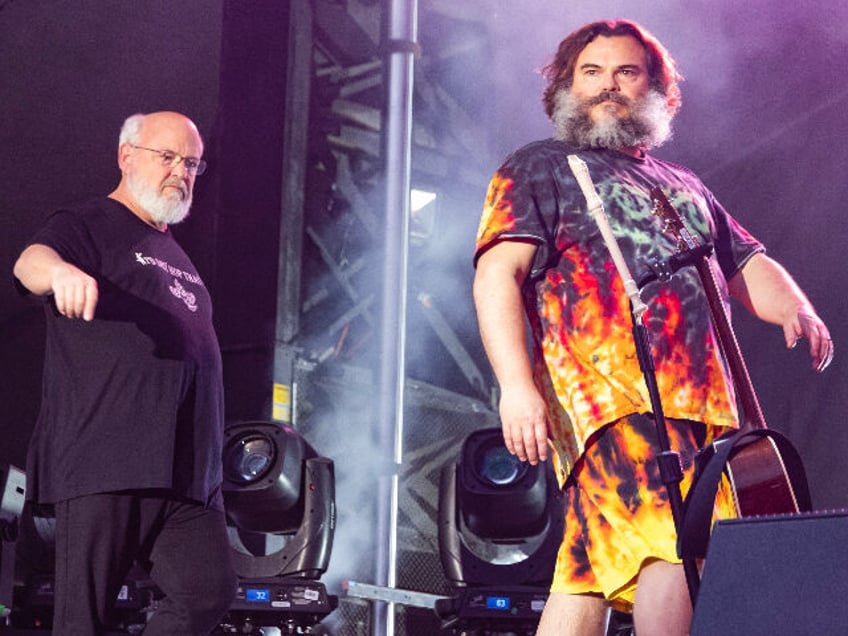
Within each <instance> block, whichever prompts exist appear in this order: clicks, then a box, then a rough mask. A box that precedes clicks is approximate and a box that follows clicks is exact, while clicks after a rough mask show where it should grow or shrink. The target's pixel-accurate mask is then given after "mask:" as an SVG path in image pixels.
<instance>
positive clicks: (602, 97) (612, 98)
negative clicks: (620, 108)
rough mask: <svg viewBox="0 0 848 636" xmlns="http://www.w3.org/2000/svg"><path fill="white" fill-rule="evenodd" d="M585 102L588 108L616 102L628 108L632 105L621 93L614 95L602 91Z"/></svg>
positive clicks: (610, 92)
mask: <svg viewBox="0 0 848 636" xmlns="http://www.w3.org/2000/svg"><path fill="white" fill-rule="evenodd" d="M587 101H588V103H589V106H596V105H597V104H600V103H602V102H616V103H618V104H623V105H624V106H630V105H631V104H632V100H630V99H628V98H627V97H625V96H624V95H622V94H621V93H614V92H612V91H604V92H603V93H599V94H598V95H595V96H594V97H590V98H589V99H588V100H587Z"/></svg>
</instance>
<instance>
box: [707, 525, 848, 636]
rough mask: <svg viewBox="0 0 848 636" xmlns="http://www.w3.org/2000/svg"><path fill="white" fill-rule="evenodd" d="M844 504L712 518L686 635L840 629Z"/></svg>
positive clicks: (794, 635)
mask: <svg viewBox="0 0 848 636" xmlns="http://www.w3.org/2000/svg"><path fill="white" fill-rule="evenodd" d="M846 546H848V511H833V512H814V513H804V514H794V515H775V516H773V517H771V516H770V517H756V518H743V519H733V520H725V521H719V522H717V523H716V525H715V528H714V530H713V533H712V536H711V538H710V543H709V548H708V550H707V558H706V561H705V563H704V571H703V577H702V580H701V587H700V590H699V593H698V599H697V603H696V605H695V615H694V619H693V621H692V631H691V636H717V635H720V636H737V635H738V636H760V635H761V636H766V635H768V636H773V635H774V634H781V636H809V635H810V634H815V635H816V636H830V635H833V636H837V635H839V636H844V634H848V619H846V616H845V612H844V610H843V605H844V603H845V599H846V598H848V549H846Z"/></svg>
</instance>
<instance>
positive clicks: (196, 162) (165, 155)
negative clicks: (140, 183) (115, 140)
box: [130, 144, 206, 176]
mask: <svg viewBox="0 0 848 636" xmlns="http://www.w3.org/2000/svg"><path fill="white" fill-rule="evenodd" d="M130 147H131V148H137V149H139V150H149V151H150V152H155V153H156V154H157V155H159V162H160V163H161V164H162V165H163V166H164V167H166V168H173V167H174V166H178V165H179V164H180V162H181V161H182V162H183V164H184V165H185V167H186V171H187V172H189V173H191V174H194V175H197V176H200V175H202V174H203V173H204V172H206V162H205V161H204V160H203V159H198V158H197V157H183V156H182V155H179V154H177V153H176V152H174V151H172V150H156V148H145V147H144V146H135V145H133V144H130Z"/></svg>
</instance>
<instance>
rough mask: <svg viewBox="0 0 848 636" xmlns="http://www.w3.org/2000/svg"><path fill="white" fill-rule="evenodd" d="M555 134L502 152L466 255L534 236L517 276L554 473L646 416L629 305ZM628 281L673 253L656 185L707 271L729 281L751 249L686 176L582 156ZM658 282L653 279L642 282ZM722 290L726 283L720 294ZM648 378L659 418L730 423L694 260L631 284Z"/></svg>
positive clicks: (613, 156) (730, 395)
mask: <svg viewBox="0 0 848 636" xmlns="http://www.w3.org/2000/svg"><path fill="white" fill-rule="evenodd" d="M569 151H570V149H569V148H568V147H567V146H565V145H564V144H563V143H561V142H558V141H555V140H547V141H541V142H535V143H533V144H530V145H528V146H526V147H525V148H523V149H521V150H519V151H518V152H516V153H514V154H513V155H512V156H511V157H510V158H509V159H508V160H507V161H506V162H505V163H504V165H503V166H501V168H500V169H499V170H498V171H497V173H496V174H495V176H494V177H493V179H492V181H491V183H490V185H489V190H488V193H487V196H486V202H485V206H484V210H483V215H482V218H481V222H480V227H479V231H478V235H477V250H476V255H475V258H477V257H479V256H480V254H482V253H483V252H484V251H486V250H488V249H490V248H491V247H492V246H494V245H496V244H497V243H498V242H500V241H507V240H523V241H528V240H529V241H533V242H535V243H536V245H537V250H536V255H535V260H534V262H533V266H532V269H531V272H530V275H529V276H528V279H527V281H525V284H524V290H523V292H524V305H525V310H526V314H527V317H528V320H529V324H530V328H531V331H532V341H533V360H534V372H535V380H536V383H537V385H538V386H539V388H540V390H541V391H542V393H543V395H544V396H545V398H546V400H547V403H548V420H549V439H550V442H551V445H552V447H553V448H554V450H555V462H556V463H555V466H557V468H558V471H559V477H560V480H561V481H564V480H565V478H566V477H567V475H568V473H569V472H570V470H571V468H572V466H573V465H574V463H575V461H577V459H578V458H579V457H580V455H581V453H582V452H583V451H584V449H585V447H586V442H587V440H588V439H589V438H590V437H591V436H592V435H593V434H594V433H596V432H597V431H598V430H599V429H601V427H603V426H604V425H605V424H607V423H609V422H613V421H616V420H618V419H620V418H622V417H625V416H627V415H630V414H632V413H647V412H650V410H651V405H650V400H649V395H648V392H647V387H646V385H645V381H644V377H643V375H642V371H641V369H640V367H639V363H638V359H637V357H636V347H635V344H634V339H633V335H632V317H631V314H630V309H629V299H628V297H627V294H626V293H625V291H624V285H623V281H622V280H621V278H620V276H619V274H618V272H617V270H616V268H615V266H614V263H613V262H612V258H611V257H610V255H609V252H608V250H607V248H606V245H605V244H604V242H603V239H602V237H601V235H600V231H599V230H598V228H597V224H596V223H595V221H594V219H593V218H592V217H591V216H590V214H589V212H588V210H587V207H586V201H585V198H584V197H583V195H582V192H581V190H580V188H579V186H578V185H577V183H576V181H575V179H574V177H573V176H572V174H571V171H570V168H569V167H568V163H567V155H568V153H569ZM579 154H580V157H581V158H582V159H583V160H584V161H585V162H586V164H587V166H588V168H589V171H590V174H591V175H592V178H593V180H594V183H595V184H596V189H597V190H598V193H599V195H600V197H601V200H602V201H603V202H604V206H605V209H606V214H607V216H608V218H609V221H610V225H611V227H612V229H613V232H614V234H615V235H616V238H617V241H618V243H619V247H620V249H621V251H622V253H623V255H624V257H625V260H626V261H627V262H628V266H629V268H630V270H631V272H632V273H633V276H634V278H635V279H636V281H637V283H640V281H647V280H648V278H649V276H650V275H651V274H652V273H653V272H654V270H653V269H652V264H653V263H655V262H657V261H658V260H660V259H667V258H668V257H669V256H671V255H672V254H674V253H675V252H676V250H677V246H676V242H675V240H674V239H673V237H669V236H666V235H665V234H664V233H663V231H662V228H661V225H660V222H659V221H658V220H657V219H656V218H654V216H653V215H652V214H651V210H652V203H651V199H650V195H649V192H650V189H651V188H652V187H654V186H655V185H657V184H661V185H662V186H663V188H664V190H665V192H666V194H667V196H668V197H669V199H670V200H671V202H672V203H673V204H674V205H675V207H676V208H677V210H678V212H679V213H680V215H681V216H682V218H683V219H684V221H685V222H686V224H687V226H688V228H689V230H690V232H692V234H693V235H695V236H696V237H699V238H700V240H702V241H705V242H710V243H711V244H712V245H713V246H714V253H715V258H714V259H713V263H712V265H711V266H713V267H714V268H716V273H717V274H718V276H717V278H718V280H719V281H721V282H724V281H725V280H727V279H730V278H731V277H732V276H733V275H735V274H736V273H737V272H738V271H739V269H740V268H741V267H742V266H743V265H744V263H745V262H746V261H747V259H748V258H750V257H751V256H752V255H753V254H755V253H757V252H758V251H762V250H763V247H762V245H761V244H760V243H759V242H758V241H756V240H755V239H754V238H753V237H752V236H751V235H750V234H749V233H748V232H747V231H745V230H744V229H743V228H742V227H741V226H740V225H739V224H738V223H737V222H736V221H735V220H734V219H733V218H732V217H730V216H729V215H728V214H727V212H726V211H725V210H724V209H723V208H722V207H721V205H720V204H719V203H718V202H717V201H716V200H715V198H714V197H713V195H712V194H711V193H710V192H709V190H707V188H706V187H705V186H704V185H703V184H702V183H701V182H700V181H699V180H698V179H697V178H696V177H695V176H694V175H693V174H691V173H690V172H689V171H687V170H686V169H684V168H681V167H679V166H675V165H673V164H670V163H667V162H663V161H660V160H657V159H654V158H651V157H646V158H644V159H635V158H632V157H630V156H627V155H624V154H622V153H617V152H613V151H606V150H597V151H581V152H580V153H579ZM654 278H656V277H654ZM725 293H726V289H725ZM641 297H642V299H643V300H644V302H645V303H646V304H647V305H648V307H649V309H648V311H647V312H646V313H645V315H644V316H643V320H644V322H645V324H646V326H647V328H648V332H649V334H650V340H651V348H652V354H653V357H654V361H655V366H656V371H655V373H656V377H657V383H658V386H659V389H660V394H661V399H662V405H663V409H664V411H665V414H666V416H667V417H670V418H676V419H681V420H690V421H697V422H703V423H704V424H708V425H712V426H720V427H727V426H736V425H737V421H738V417H737V411H736V404H735V393H734V390H733V387H732V385H731V381H730V378H729V374H728V372H727V369H726V366H725V363H724V361H723V359H722V357H721V354H720V350H719V345H718V341H717V338H716V336H715V333H714V332H713V328H712V324H711V321H710V314H709V306H708V304H707V301H706V298H705V296H704V293H703V289H702V287H701V284H700V281H699V279H698V276H697V273H696V272H695V270H694V268H692V267H684V268H682V269H680V270H679V271H677V272H676V273H675V274H674V275H673V276H672V277H671V279H670V280H668V281H662V280H654V281H653V282H645V283H644V284H642V285H641Z"/></svg>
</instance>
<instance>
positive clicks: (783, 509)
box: [651, 188, 808, 517]
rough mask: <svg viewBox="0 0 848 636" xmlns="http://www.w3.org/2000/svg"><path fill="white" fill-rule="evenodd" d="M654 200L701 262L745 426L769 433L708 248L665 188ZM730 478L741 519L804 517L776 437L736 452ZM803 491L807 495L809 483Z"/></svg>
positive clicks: (668, 226) (669, 227) (682, 245)
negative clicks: (706, 248)
mask: <svg viewBox="0 0 848 636" xmlns="http://www.w3.org/2000/svg"><path fill="white" fill-rule="evenodd" d="M651 198H652V199H653V200H654V214H656V215H657V216H659V217H661V218H662V220H663V222H664V228H663V229H664V231H666V232H668V233H669V234H671V235H672V236H674V238H675V239H676V240H677V243H678V248H679V250H680V252H689V253H691V254H694V255H696V256H697V258H696V259H695V262H694V265H695V268H696V269H697V271H698V276H699V278H700V279H701V284H702V285H703V288H704V292H705V294H706V296H707V301H708V302H709V306H710V317H711V318H712V321H713V326H714V327H715V330H716V334H717V336H718V340H719V344H720V345H721V350H722V352H723V353H724V358H725V360H726V361H727V364H728V367H729V368H730V374H731V377H732V378H733V384H734V386H735V387H736V390H737V393H738V396H739V402H740V406H741V410H742V414H743V420H744V422H745V424H744V426H743V429H744V430H756V429H766V428H768V427H767V426H766V423H765V418H763V414H762V410H761V409H760V404H759V402H758V401H757V396H756V393H755V392H754V387H753V385H752V383H751V378H750V376H749V375H748V369H747V367H746V366H745V361H744V359H743V358H742V352H741V350H740V349H739V343H738V342H737V340H736V335H735V334H734V333H733V328H732V326H731V324H730V317H729V316H728V315H727V311H726V309H725V306H724V303H723V302H722V297H721V294H720V292H719V287H718V284H717V282H716V280H715V277H714V274H713V270H712V268H711V267H710V264H709V258H710V251H706V252H704V251H703V248H704V246H703V245H698V243H697V242H696V241H695V239H694V238H693V236H692V235H691V234H690V233H689V230H688V229H687V228H686V226H685V225H684V223H683V220H682V219H681V218H680V215H679V214H678V213H677V210H675V209H674V208H673V207H672V205H671V203H670V202H669V201H668V199H667V198H666V196H665V193H664V192H663V191H662V190H661V189H660V188H653V189H652V190H651ZM720 443H722V442H721V441H717V442H715V443H714V444H713V445H714V446H715V444H720ZM725 475H726V477H727V480H726V481H727V484H728V486H729V488H730V491H731V493H730V494H731V495H732V497H733V502H734V505H735V507H736V512H737V514H738V516H740V517H748V516H755V515H770V514H785V513H796V512H799V511H800V510H799V505H798V497H797V496H796V493H795V491H794V488H793V484H792V479H791V477H790V474H789V473H788V472H787V468H786V462H785V461H784V458H783V456H782V455H781V452H780V449H779V448H778V446H777V444H776V443H775V442H774V440H773V439H772V438H771V437H768V436H762V437H758V438H756V439H754V440H753V441H749V442H747V443H745V444H744V445H740V446H739V448H736V449H733V451H732V454H731V455H730V457H729V458H728V460H727V462H726V466H725ZM803 488H804V489H805V490H806V482H805V483H804V484H803ZM807 498H808V497H805V499H807Z"/></svg>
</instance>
